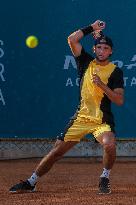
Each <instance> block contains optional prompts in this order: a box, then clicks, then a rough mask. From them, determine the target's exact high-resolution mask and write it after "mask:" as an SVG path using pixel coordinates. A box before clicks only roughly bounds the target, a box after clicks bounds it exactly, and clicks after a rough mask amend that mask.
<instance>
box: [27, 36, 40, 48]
mask: <svg viewBox="0 0 136 205" xmlns="http://www.w3.org/2000/svg"><path fill="white" fill-rule="evenodd" d="M26 45H27V46H28V47H29V48H35V47H36V46H38V38H37V37H36V36H28V37H27V39H26Z"/></svg>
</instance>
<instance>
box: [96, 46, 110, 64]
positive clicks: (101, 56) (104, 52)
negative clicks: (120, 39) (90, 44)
mask: <svg viewBox="0 0 136 205" xmlns="http://www.w3.org/2000/svg"><path fill="white" fill-rule="evenodd" d="M95 54H96V58H97V60H99V61H106V60H107V59H108V58H109V56H110V55H111V54H112V49H111V47H110V46H109V45H107V44H97V45H96V46H95Z"/></svg>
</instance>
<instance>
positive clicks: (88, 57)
mask: <svg viewBox="0 0 136 205" xmlns="http://www.w3.org/2000/svg"><path fill="white" fill-rule="evenodd" d="M75 58H76V60H84V59H86V60H89V61H92V60H93V59H94V57H92V56H91V54H90V53H88V52H87V51H86V50H85V49H84V48H83V47H82V49H81V53H80V55H79V56H77V57H75Z"/></svg>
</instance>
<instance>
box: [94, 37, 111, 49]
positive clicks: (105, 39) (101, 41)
mask: <svg viewBox="0 0 136 205" xmlns="http://www.w3.org/2000/svg"><path fill="white" fill-rule="evenodd" d="M97 44H107V45H108V46H110V47H111V48H113V43H112V40H111V39H110V38H109V37H108V36H101V37H99V38H97V39H96V40H95V42H94V45H95V46H96V45H97Z"/></svg>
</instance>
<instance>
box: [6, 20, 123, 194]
mask: <svg viewBox="0 0 136 205" xmlns="http://www.w3.org/2000/svg"><path fill="white" fill-rule="evenodd" d="M104 28H105V25H102V26H100V21H99V20H97V21H95V22H94V23H93V24H91V25H90V26H88V27H86V28H83V29H80V30H78V31H76V32H74V33H72V34H71V35H70V36H69V37H68V43H69V45H70V48H71V51H72V53H73V55H74V57H75V59H76V62H77V67H78V73H79V77H80V93H81V94H80V104H79V107H78V110H77V112H76V114H75V115H74V117H73V118H72V119H71V121H70V123H69V124H68V126H67V128H66V130H65V132H64V133H63V135H61V136H60V137H58V139H57V141H56V143H55V146H54V148H53V149H52V150H51V151H50V152H49V153H48V154H47V155H46V156H45V157H44V158H43V159H42V161H41V162H40V163H39V165H38V166H37V168H36V170H35V172H34V173H33V174H32V176H31V177H30V178H29V179H27V180H26V181H24V182H21V183H19V184H16V185H14V186H13V187H11V188H10V190H9V191H10V192H12V193H13V192H21V191H30V192H31V191H34V190H35V185H36V183H37V181H38V178H39V177H41V176H43V175H44V174H46V173H47V172H48V171H49V170H50V169H51V167H52V165H53V164H54V163H55V162H56V161H57V160H59V159H60V158H61V157H62V156H63V155H64V154H65V153H66V152H67V151H68V150H69V149H71V148H72V147H73V146H74V145H75V144H77V143H78V142H80V140H81V139H82V138H83V137H84V136H85V135H86V134H88V133H92V134H93V136H94V137H95V138H96V140H97V141H98V142H99V143H100V144H101V145H102V146H103V149H104V154H103V166H104V168H103V171H102V174H101V175H100V180H99V193H100V194H109V193H111V188H110V182H109V175H110V170H111V169H112V166H113V164H114V161H115V156H116V148H115V134H114V120H113V115H112V112H111V102H113V103H115V104H117V105H122V104H123V101H124V97H123V93H124V91H123V74H122V71H121V70H120V69H119V68H117V67H116V66H115V65H114V64H112V63H111V62H110V61H109V57H110V56H111V54H112V47H113V44H112V41H111V39H110V38H108V37H105V36H101V37H99V38H97V39H96V40H95V45H94V53H95V55H96V58H95V59H94V58H93V57H92V56H91V55H90V54H88V53H87V52H85V50H84V48H83V47H82V45H81V44H80V40H81V39H82V38H83V37H84V36H86V35H88V34H90V33H92V32H94V31H98V30H102V29H104Z"/></svg>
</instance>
